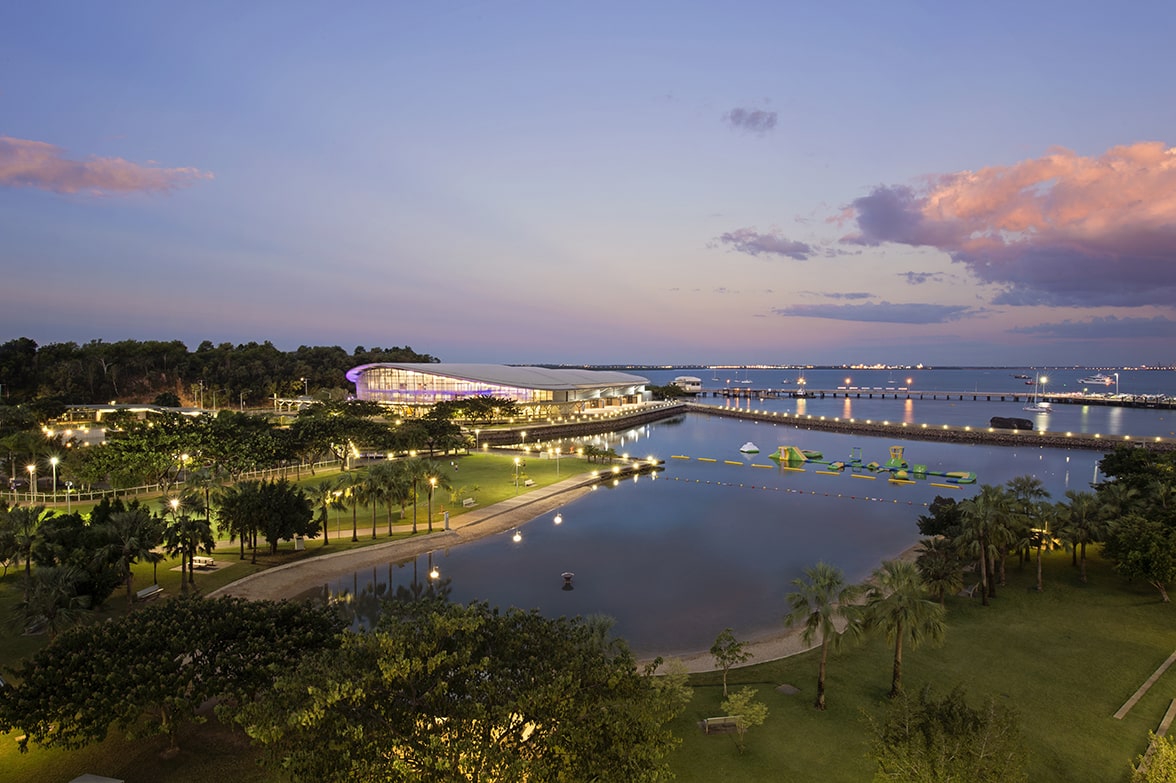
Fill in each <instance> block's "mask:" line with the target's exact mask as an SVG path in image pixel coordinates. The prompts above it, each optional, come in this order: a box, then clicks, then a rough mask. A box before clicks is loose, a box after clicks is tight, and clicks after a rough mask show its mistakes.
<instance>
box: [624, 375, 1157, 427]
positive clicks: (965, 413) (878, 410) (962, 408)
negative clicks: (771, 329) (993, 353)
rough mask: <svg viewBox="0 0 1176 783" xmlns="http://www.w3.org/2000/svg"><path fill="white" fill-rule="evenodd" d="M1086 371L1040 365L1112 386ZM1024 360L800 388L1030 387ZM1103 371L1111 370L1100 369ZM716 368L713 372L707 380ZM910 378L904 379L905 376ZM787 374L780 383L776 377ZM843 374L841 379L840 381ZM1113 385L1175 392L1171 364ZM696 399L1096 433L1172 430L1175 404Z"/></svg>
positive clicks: (1058, 378) (1052, 382) (708, 382)
mask: <svg viewBox="0 0 1176 783" xmlns="http://www.w3.org/2000/svg"><path fill="white" fill-rule="evenodd" d="M633 372H634V374H639V375H642V376H643V377H646V378H648V379H649V380H650V382H651V383H654V384H658V385H664V384H668V383H670V382H672V381H673V379H674V378H675V377H677V376H679V375H693V376H695V377H699V378H702V387H703V389H704V391H707V390H712V389H721V388H725V387H727V388H740V387H742V388H746V389H753V390H761V389H788V390H791V389H795V388H797V384H796V380H797V378H798V377H799V376H800V373H799V372H798V371H788V370H750V371H740V372H739V373H738V379H742V378H745V377H750V378H751V380H752V382H751V383H750V384H742V383H739V382H738V379H737V378H736V374H735V373H734V371H729V372H724V371H719V372H718V373H714V374H711V373H710V371H708V370H649V371H633ZM1093 372H1094V371H1079V370H1051V371H1048V375H1047V376H1046V377H1047V378H1048V381H1047V383H1046V387H1047V389H1049V390H1052V391H1056V392H1076V391H1082V390H1084V389H1085V390H1089V391H1090V392H1098V393H1114V390H1115V387H1114V386H1113V385H1112V386H1110V387H1105V386H1095V387H1092V386H1090V385H1089V384H1086V385H1082V384H1078V383H1077V381H1078V379H1080V378H1084V377H1087V376H1088V375H1091V374H1093ZM1034 374H1035V371H1034V370H1032V369H1029V368H1022V369H999V370H998V369H987V370H962V369H961V370H954V369H953V370H915V371H911V372H909V373H907V374H903V373H900V372H897V371H896V372H893V373H892V372H890V371H888V370H864V371H856V372H855V371H849V370H808V371H805V373H804V379H805V388H806V389H809V390H818V389H825V390H831V389H837V388H838V387H852V386H856V387H858V388H859V389H861V390H863V392H862V393H869V392H868V391H867V390H870V391H873V390H877V391H880V392H882V391H886V390H893V389H896V388H898V387H900V386H907V387H908V388H910V389H911V390H913V391H915V392H918V391H919V390H924V391H959V392H969V391H972V392H974V391H981V392H992V393H1000V392H1004V393H1006V394H1008V393H1017V394H1021V395H1024V394H1025V393H1026V392H1027V391H1028V392H1029V393H1032V387H1031V386H1030V387H1027V386H1026V385H1025V381H1024V380H1023V379H1018V378H1015V377H1014V376H1015V375H1030V376H1032V375H1034ZM1105 374H1107V375H1110V374H1111V373H1109V372H1108V373H1105ZM714 375H718V376H719V378H720V380H718V381H715V380H712V378H713V377H714ZM908 379H909V380H910V381H911V383H909V384H908V383H907V380H908ZM784 381H788V383H784ZM847 381H849V382H848V383H847ZM1119 389H1120V392H1121V393H1123V394H1141V395H1142V394H1166V395H1170V396H1173V397H1176V371H1171V370H1152V371H1143V370H1130V371H1120V373H1119ZM696 401H697V402H700V403H703V404H706V405H718V406H725V407H732V408H743V409H745V410H746V409H750V410H765V411H778V412H781V413H785V412H787V413H790V414H799V415H802V416H803V415H811V416H825V417H828V418H834V417H839V418H842V419H854V418H856V419H870V420H872V421H891V422H906V423H907V425H908V426H910V425H918V424H927V425H928V426H935V425H943V424H947V425H949V426H961V427H962V426H972V427H987V426H988V423H989V419H991V418H992V417H993V416H1005V417H1018V418H1027V419H1029V420H1030V421H1032V422H1033V423H1034V428H1035V429H1045V430H1049V431H1053V432H1076V433H1083V434H1087V435H1093V434H1095V433H1098V434H1100V435H1106V436H1118V437H1122V436H1124V435H1130V436H1133V437H1156V436H1159V437H1176V410H1164V409H1156V408H1126V407H1119V406H1109V405H1070V404H1060V403H1059V404H1055V405H1054V406H1053V412H1052V413H1049V414H1036V413H1031V412H1029V411H1025V410H1024V405H1025V403H1024V402H1013V401H1006V402H1001V401H972V400H970V399H967V400H944V399H939V400H918V399H911V400H906V399H899V400H896V399H885V400H883V399H868V398H854V397H849V398H845V397H838V398H832V397H826V398H824V399H820V398H817V397H809V398H801V399H797V398H792V397H785V398H770V397H765V398H762V399H761V398H758V397H751V398H747V397H744V398H727V397H710V396H699V397H698V398H697V399H696Z"/></svg>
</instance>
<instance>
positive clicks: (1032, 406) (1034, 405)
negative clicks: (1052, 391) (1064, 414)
mask: <svg viewBox="0 0 1176 783" xmlns="http://www.w3.org/2000/svg"><path fill="white" fill-rule="evenodd" d="M1038 384H1041V388H1042V389H1043V390H1044V388H1045V379H1044V378H1042V377H1041V376H1037V377H1036V378H1034V379H1033V402H1031V403H1029V404H1028V405H1026V406H1025V410H1027V411H1032V412H1033V413H1050V412H1051V411H1053V408H1052V407H1051V406H1050V404H1049V403H1048V402H1046V401H1045V400H1039V399H1037V386H1038Z"/></svg>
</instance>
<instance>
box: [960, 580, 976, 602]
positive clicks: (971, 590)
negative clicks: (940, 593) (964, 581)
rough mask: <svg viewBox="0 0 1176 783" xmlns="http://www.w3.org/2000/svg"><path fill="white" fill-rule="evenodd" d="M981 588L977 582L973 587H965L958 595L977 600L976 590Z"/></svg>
mask: <svg viewBox="0 0 1176 783" xmlns="http://www.w3.org/2000/svg"><path fill="white" fill-rule="evenodd" d="M979 586H980V583H979V582H977V583H976V584H974V585H971V586H970V587H965V588H964V589H963V590H960V591H959V593H957V595H959V596H960V597H961V598H975V597H976V588H977V587H979Z"/></svg>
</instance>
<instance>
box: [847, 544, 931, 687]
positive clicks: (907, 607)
mask: <svg viewBox="0 0 1176 783" xmlns="http://www.w3.org/2000/svg"><path fill="white" fill-rule="evenodd" d="M872 581H873V583H874V584H873V586H871V588H870V592H869V595H868V596H867V598H866V607H865V624H866V627H867V628H877V629H881V630H882V632H883V633H884V634H885V635H886V640H887V641H888V642H890V643H892V644H893V645H894V673H893V677H892V678H891V681H890V694H889V695H890V697H891V698H894V697H895V696H897V695H898V694H899V693H901V692H902V652H903V643H904V642H909V643H910V646H911V649H914V648H915V647H917V646H918V645H919V644H921V643H922V642H924V641H931V642H938V641H940V640H942V639H943V636H944V634H945V633H946V632H947V623H946V622H945V621H944V615H945V611H944V608H943V607H942V606H940V605H939V604H937V603H935V602H934V601H928V600H927V599H926V598H924V597H923V593H924V589H925V588H924V585H923V580H922V579H920V578H919V570H918V568H916V567H915V565H914V563H906V562H903V561H900V560H885V561H883V563H882V565H881V566H880V567H878V568H877V569H875V570H874V573H873V576H872Z"/></svg>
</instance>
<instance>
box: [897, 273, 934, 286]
mask: <svg viewBox="0 0 1176 783" xmlns="http://www.w3.org/2000/svg"><path fill="white" fill-rule="evenodd" d="M898 276H899V277H901V278H903V279H904V280H906V281H907V284H908V285H923V283H930V282H932V281H939V280H942V279H943V275H942V274H940V273H939V272H899V273H898Z"/></svg>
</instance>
